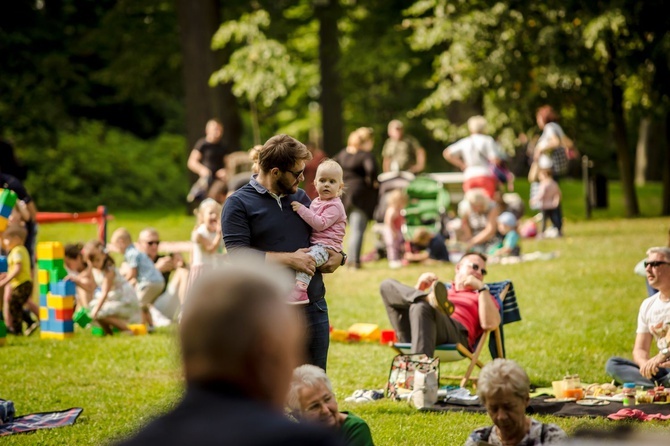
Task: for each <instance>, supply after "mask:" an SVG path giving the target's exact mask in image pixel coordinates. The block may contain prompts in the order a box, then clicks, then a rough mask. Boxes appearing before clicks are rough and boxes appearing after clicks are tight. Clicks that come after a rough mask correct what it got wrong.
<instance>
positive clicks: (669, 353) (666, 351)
mask: <svg viewBox="0 0 670 446" xmlns="http://www.w3.org/2000/svg"><path fill="white" fill-rule="evenodd" d="M661 354H662V355H663V356H665V357H666V358H667V357H668V356H670V348H668V347H666V348H664V349H662V350H661Z"/></svg>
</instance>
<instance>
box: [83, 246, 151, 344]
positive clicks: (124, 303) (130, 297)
mask: <svg viewBox="0 0 670 446" xmlns="http://www.w3.org/2000/svg"><path fill="white" fill-rule="evenodd" d="M84 252H86V254H87V257H88V261H89V262H90V263H91V267H92V269H93V279H94V280H95V283H96V284H97V286H98V289H97V290H96V291H95V293H94V295H93V300H92V301H91V303H90V307H89V309H90V310H91V318H93V320H95V321H97V322H98V323H99V324H100V326H101V327H102V329H103V330H104V331H105V333H106V334H109V335H111V334H112V333H113V332H112V328H113V327H116V328H118V329H119V330H121V331H122V332H124V333H127V334H132V333H133V332H132V331H131V330H130V329H129V328H128V321H130V320H131V319H134V318H136V317H137V316H138V313H139V312H140V304H139V302H138V300H137V295H136V294H135V289H134V288H133V286H132V285H131V284H130V283H128V281H126V279H124V278H123V276H122V275H121V273H119V271H118V270H117V269H116V266H115V265H114V259H112V257H111V256H110V255H109V254H108V253H106V252H105V247H104V245H103V244H102V242H100V241H98V240H93V241H90V242H88V243H86V245H85V246H84Z"/></svg>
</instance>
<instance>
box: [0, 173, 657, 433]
mask: <svg viewBox="0 0 670 446" xmlns="http://www.w3.org/2000/svg"><path fill="white" fill-rule="evenodd" d="M578 186H579V185H578V184H576V183H575V184H565V185H564V188H565V189H564V193H565V190H569V191H571V193H576V192H578ZM520 188H523V186H520ZM612 189H614V191H612V192H611V195H610V201H611V204H612V207H614V203H615V200H617V199H618V198H617V197H616V195H617V194H616V188H615V185H613V186H612ZM648 190H649V189H645V190H644V194H642V193H641V194H640V195H641V198H642V197H644V199H641V204H642V209H643V213H645V214H646V215H653V214H654V213H655V211H654V208H655V209H658V208H659V205H660V189H659V188H656V187H654V186H652V187H651V191H652V192H648ZM522 196H524V195H523V193H522ZM565 207H566V212H565V213H566V216H567V220H568V221H567V223H566V225H565V232H566V237H565V238H564V239H562V240H544V241H523V245H522V246H523V250H524V251H525V252H531V251H536V250H541V251H554V250H557V251H560V256H559V257H558V258H556V259H554V260H551V261H536V262H529V263H525V264H518V265H495V266H491V267H490V268H489V270H490V274H489V277H488V279H487V280H490V281H497V280H502V279H507V278H509V279H512V280H513V281H514V284H515V287H516V291H517V297H518V300H519V305H520V308H521V313H522V317H523V320H522V321H521V322H517V323H514V324H510V325H507V326H506V328H505V336H506V347H507V350H508V356H509V357H510V358H512V359H515V360H516V361H518V362H519V363H520V364H521V365H522V366H523V367H524V368H525V369H526V370H527V372H528V374H529V375H530V378H531V381H532V382H533V384H535V385H537V386H550V385H551V381H552V380H555V379H559V378H561V377H562V376H563V375H564V374H565V373H566V372H570V373H578V374H579V375H580V377H581V378H582V381H584V382H606V381H608V380H609V379H608V377H607V376H606V375H605V373H604V370H603V369H604V363H605V361H606V359H607V358H608V357H609V356H612V355H624V356H628V355H630V351H631V349H632V345H633V340H634V337H635V327H636V315H637V310H638V307H639V305H640V302H641V301H642V299H643V298H644V297H645V287H644V279H643V278H641V277H639V276H635V275H634V274H633V272H632V270H633V267H634V265H635V264H636V262H638V261H639V260H640V259H641V258H642V257H643V256H644V251H645V249H646V248H647V247H649V246H653V245H660V244H663V243H664V242H665V241H666V238H667V231H668V228H669V227H670V219H669V218H640V219H633V220H625V219H621V218H618V217H619V216H620V215H621V214H622V212H619V213H616V212H618V211H616V212H615V211H614V210H602V211H597V212H596V213H595V214H594V217H595V218H594V220H593V221H580V208H579V204H578V200H576V199H575V200H572V199H566V203H565ZM619 209H621V208H619ZM112 213H113V214H114V215H115V220H113V221H112V222H111V223H110V229H114V228H116V227H118V226H121V225H123V226H126V227H127V228H129V229H130V231H131V233H133V234H137V232H138V231H139V230H140V229H141V228H143V227H145V226H148V225H151V226H154V227H156V228H158V229H159V231H160V232H161V238H162V239H163V240H185V239H188V236H189V233H190V230H191V229H192V227H193V224H194V219H193V217H191V216H187V215H186V213H185V212H183V211H175V212H167V211H146V212H141V213H125V212H123V213H122V212H114V211H113V210H112ZM601 213H602V214H604V215H601ZM582 215H583V213H582ZM95 234H96V232H95V228H94V226H93V225H70V224H57V225H42V226H41V227H40V239H41V240H61V241H64V242H67V241H75V240H87V239H90V238H93V237H95ZM368 235H369V231H368ZM367 246H370V240H368V241H367ZM425 269H426V268H424V267H421V266H409V267H406V268H403V269H401V270H393V271H391V270H389V269H388V268H387V266H386V264H385V262H377V263H374V264H369V265H368V264H366V265H365V269H363V270H360V271H349V270H346V269H341V270H340V271H337V272H336V273H335V274H332V275H328V276H327V277H326V285H327V288H328V304H329V308H330V318H331V324H332V325H333V326H334V327H336V328H341V329H347V328H348V327H349V326H351V325H352V324H354V323H356V322H369V323H375V324H378V325H379V326H380V327H381V328H390V324H389V322H388V319H387V316H386V313H385V311H384V308H383V305H382V304H381V300H380V297H379V292H378V287H379V283H380V282H381V281H382V280H383V279H385V278H388V277H394V278H396V279H398V280H400V281H402V282H406V283H410V284H411V283H414V281H415V280H416V277H417V276H418V275H419V274H420V273H421V272H423V271H424V270H425ZM433 269H434V270H435V272H437V273H438V274H439V275H440V276H441V277H442V278H445V279H450V278H451V277H453V267H451V266H443V267H437V268H433ZM177 355H178V350H177V348H176V344H175V341H174V337H173V330H172V329H163V330H161V331H159V333H158V334H156V335H152V336H143V337H138V338H126V337H120V336H117V337H111V338H104V339H100V338H94V337H92V336H90V334H88V333H86V332H83V331H78V333H77V335H76V337H75V339H73V340H68V341H42V340H40V339H39V338H38V337H37V336H33V337H30V338H24V339H21V338H19V339H17V338H10V339H8V344H7V345H6V346H5V347H2V348H0V377H1V380H0V398H5V399H11V400H13V401H14V403H15V405H16V408H17V413H18V414H19V415H21V414H26V413H31V412H45V411H52V410H60V409H65V408H69V407H74V406H80V407H83V408H84V412H83V414H82V416H81V417H80V418H79V420H78V421H77V423H76V424H75V425H74V426H72V427H65V428H59V429H53V430H42V431H37V432H35V433H32V434H21V435H12V436H9V437H3V440H2V443H3V444H7V445H34V444H44V445H52V444H53V445H60V444H81V445H87V444H91V445H94V444H101V443H106V442H108V441H110V440H111V439H114V438H119V436H123V435H126V434H128V433H130V432H132V431H133V430H135V429H137V428H138V427H139V426H141V425H142V424H144V423H146V422H147V421H148V420H149V419H150V418H151V417H153V416H155V415H157V414H159V413H162V412H165V411H166V410H168V409H169V408H170V407H171V405H173V404H174V403H175V402H176V401H178V399H179V395H180V394H181V391H182V385H183V382H182V379H181V370H180V366H179V362H178V357H177ZM486 355H488V353H486ZM393 356H394V353H393V351H392V350H391V349H390V348H388V347H385V346H381V345H378V344H369V343H361V344H346V343H332V344H331V348H330V352H329V360H328V374H329V375H330V377H331V379H332V381H333V383H334V386H335V392H336V395H337V398H338V401H339V402H340V407H341V409H344V410H351V411H354V412H356V413H357V414H358V415H360V416H362V417H363V418H364V419H365V420H366V421H367V422H368V423H369V425H370V427H371V429H372V433H373V436H374V439H375V442H376V444H379V445H433V444H435V445H437V444H440V445H444V444H446V445H456V444H462V443H463V441H464V440H465V438H466V436H467V434H468V433H469V432H470V431H471V430H472V429H474V428H475V427H478V426H482V425H487V424H490V421H489V420H488V418H487V416H485V415H476V414H464V413H419V412H417V411H416V410H414V409H412V408H410V407H409V406H408V405H407V404H406V403H399V402H390V401H381V402H375V403H371V404H368V405H355V404H349V403H345V402H344V398H345V397H347V396H349V395H350V394H351V393H352V392H353V391H354V390H356V389H360V388H381V387H382V386H383V385H384V383H385V381H386V379H387V377H388V368H389V366H390V363H391V360H392V358H393ZM485 359H486V360H488V356H486V357H485ZM465 367H466V362H465V361H461V362H458V363H452V364H446V365H442V366H441V371H442V373H443V374H457V373H463V372H464V371H465ZM538 418H540V419H541V420H543V421H550V422H555V423H557V424H558V425H560V426H561V427H563V428H564V429H565V430H566V431H568V432H573V431H574V430H575V429H577V428H579V427H587V426H588V427H611V426H613V422H611V421H607V420H604V419H587V418H556V417H538ZM259 422H262V420H259ZM639 426H640V427H642V428H644V429H658V428H661V427H662V426H663V424H662V423H657V422H655V423H645V424H639Z"/></svg>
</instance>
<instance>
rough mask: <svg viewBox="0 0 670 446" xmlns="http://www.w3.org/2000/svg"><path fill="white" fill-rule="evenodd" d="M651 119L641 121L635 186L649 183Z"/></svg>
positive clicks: (636, 151)
mask: <svg viewBox="0 0 670 446" xmlns="http://www.w3.org/2000/svg"><path fill="white" fill-rule="evenodd" d="M650 126H651V119H649V118H648V117H647V118H642V119H640V129H639V133H638V136H637V147H636V148H635V185H636V186H644V184H645V183H646V182H647V162H648V161H649V127H650Z"/></svg>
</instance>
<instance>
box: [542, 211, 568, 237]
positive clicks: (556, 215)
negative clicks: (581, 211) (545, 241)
mask: <svg viewBox="0 0 670 446" xmlns="http://www.w3.org/2000/svg"><path fill="white" fill-rule="evenodd" d="M561 214H562V212H561V207H560V206H559V207H557V208H555V209H543V210H542V232H544V230H545V229H547V220H550V221H551V224H552V225H554V227H555V228H556V229H557V230H558V233H559V234H561V233H562V228H563V216H562V215H561Z"/></svg>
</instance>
